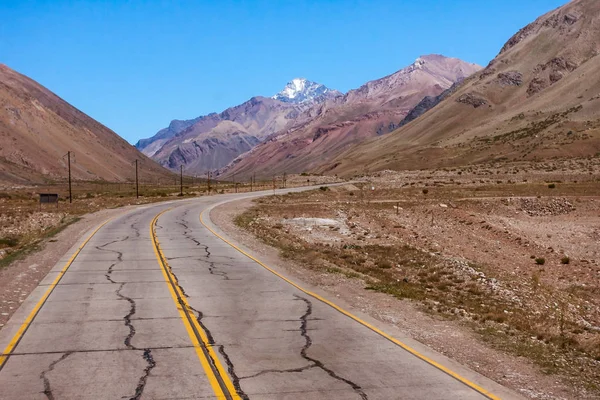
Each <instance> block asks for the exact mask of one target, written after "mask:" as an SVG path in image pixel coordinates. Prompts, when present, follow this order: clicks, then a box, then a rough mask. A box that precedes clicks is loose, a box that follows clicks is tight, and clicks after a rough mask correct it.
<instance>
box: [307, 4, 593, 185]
mask: <svg viewBox="0 0 600 400" xmlns="http://www.w3.org/2000/svg"><path fill="white" fill-rule="evenodd" d="M598 37H600V2H598V1H594V0H577V1H572V2H570V3H568V4H567V5H565V6H563V7H561V8H559V9H557V10H555V11H552V12H550V13H548V14H546V15H544V16H542V17H540V18H538V19H537V20H536V21H535V22H533V23H531V24H530V25H528V26H526V27H525V28H523V29H521V30H520V31H519V32H518V33H517V34H515V35H514V36H513V37H512V38H510V39H509V40H508V41H507V43H506V44H505V45H504V46H503V47H502V49H501V50H500V52H499V54H498V56H497V57H496V58H495V59H494V60H492V61H491V62H490V64H489V65H488V66H487V67H486V68H485V69H484V70H482V71H481V72H479V73H477V74H475V75H473V76H471V77H470V78H467V79H465V81H464V82H463V84H462V85H460V86H459V87H457V88H455V89H454V90H453V91H452V93H450V94H449V95H446V96H445V99H443V100H441V101H436V100H435V99H426V100H425V101H424V103H422V104H420V105H419V106H418V108H420V109H415V110H413V111H412V112H411V115H412V116H414V117H415V118H412V119H411V120H410V121H408V122H410V123H407V124H405V125H404V126H402V127H400V128H399V129H398V130H396V131H395V132H394V133H393V134H391V135H387V136H385V137H382V138H379V139H376V140H373V141H369V142H367V143H364V145H358V146H356V147H353V148H349V149H347V150H346V152H345V153H344V154H342V155H340V156H338V157H336V158H335V159H333V160H331V161H329V162H326V163H324V164H323V165H321V166H318V167H316V168H315V169H314V171H315V172H327V173H332V174H336V173H337V174H343V175H353V174H360V173H362V172H364V171H375V170H381V169H415V168H417V169H418V168H428V167H443V166H457V165H464V164H468V163H480V162H487V161H501V160H510V161H519V160H542V159H548V158H554V157H567V158H568V157H582V156H583V157H590V156H591V157H593V156H595V155H597V154H599V153H600V95H599V93H600V79H598V74H599V72H598V71H600V68H599V67H600V58H599V57H597V55H598V54H599V52H600V43H599V42H598V40H597V38H598ZM423 110H424V111H423ZM425 111H426V112H425Z"/></svg>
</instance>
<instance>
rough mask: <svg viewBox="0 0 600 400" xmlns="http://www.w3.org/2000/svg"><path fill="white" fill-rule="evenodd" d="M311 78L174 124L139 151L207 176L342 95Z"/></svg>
mask: <svg viewBox="0 0 600 400" xmlns="http://www.w3.org/2000/svg"><path fill="white" fill-rule="evenodd" d="M340 95H341V93H339V92H337V91H335V90H331V89H329V88H327V87H325V86H324V85H320V84H317V83H314V82H311V81H308V80H306V79H300V78H298V79H294V80H292V81H291V82H290V83H288V84H287V86H286V87H285V89H283V90H282V91H281V92H280V93H278V94H277V95H275V96H273V97H271V98H268V97H262V96H257V97H253V98H251V99H250V100H248V101H246V102H245V103H243V104H240V105H238V106H235V107H231V108H228V109H227V110H225V111H223V112H221V113H219V114H217V113H212V114H208V115H205V116H201V117H198V118H195V119H192V120H187V121H179V120H175V121H172V122H171V124H170V125H169V127H167V128H165V129H162V130H160V131H159V132H158V133H157V134H156V135H154V136H153V137H151V138H149V139H144V140H140V141H139V142H138V143H137V144H136V147H137V148H138V149H139V150H140V151H142V152H143V153H144V154H146V155H148V156H150V157H152V158H153V159H154V160H156V161H157V162H158V163H160V164H161V165H163V166H165V167H167V168H170V169H172V170H178V169H179V168H180V166H181V165H183V167H184V171H185V172H186V173H188V174H203V173H205V172H206V171H209V170H215V169H218V168H222V167H224V166H226V165H227V164H228V163H229V162H231V161H232V160H233V159H235V158H236V157H237V156H239V155H240V154H243V153H245V152H247V151H249V150H250V149H252V148H253V147H254V146H256V145H257V144H259V143H260V142H262V141H263V140H265V139H266V138H267V137H268V136H270V135H272V134H274V133H276V132H279V131H281V130H283V129H286V128H288V127H290V126H291V125H292V124H293V123H294V122H295V121H298V120H302V119H303V118H307V117H308V116H307V115H306V114H305V112H306V111H308V110H309V109H310V108H311V107H312V106H313V105H315V104H320V103H322V102H325V101H327V100H329V99H333V98H336V97H338V96H340Z"/></svg>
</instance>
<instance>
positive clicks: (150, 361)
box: [130, 349, 156, 400]
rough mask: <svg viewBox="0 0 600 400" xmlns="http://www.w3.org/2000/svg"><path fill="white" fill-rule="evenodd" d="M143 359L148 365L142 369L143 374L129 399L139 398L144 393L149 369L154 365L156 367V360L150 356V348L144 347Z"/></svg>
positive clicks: (135, 399) (137, 399)
mask: <svg viewBox="0 0 600 400" xmlns="http://www.w3.org/2000/svg"><path fill="white" fill-rule="evenodd" d="M144 360H146V362H147V363H148V366H147V367H146V368H145V369H144V375H142V376H141V377H140V380H139V382H138V385H137V387H136V388H135V395H134V396H133V397H131V399H130V400H139V399H140V398H141V397H142V394H143V393H144V389H145V388H146V382H147V381H148V377H149V376H150V371H152V369H153V368H154V367H156V361H154V357H152V350H151V349H144Z"/></svg>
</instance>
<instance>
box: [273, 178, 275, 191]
mask: <svg viewBox="0 0 600 400" xmlns="http://www.w3.org/2000/svg"><path fill="white" fill-rule="evenodd" d="M273 194H275V175H273Z"/></svg>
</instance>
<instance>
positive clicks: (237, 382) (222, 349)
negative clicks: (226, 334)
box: [218, 345, 250, 400]
mask: <svg viewBox="0 0 600 400" xmlns="http://www.w3.org/2000/svg"><path fill="white" fill-rule="evenodd" d="M218 347H219V353H220V354H221V355H222V356H223V359H224V360H225V363H226V364H227V371H228V372H229V375H231V380H232V383H233V387H234V388H235V390H236V391H237V392H238V395H239V396H240V397H241V398H242V399H243V400H249V399H250V398H249V397H248V395H247V394H246V393H244V391H243V390H242V387H241V385H240V377H239V376H238V375H237V374H236V372H235V367H234V365H233V362H232V361H231V359H230V358H229V354H227V352H226V351H225V346H224V345H219V346H218Z"/></svg>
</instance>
